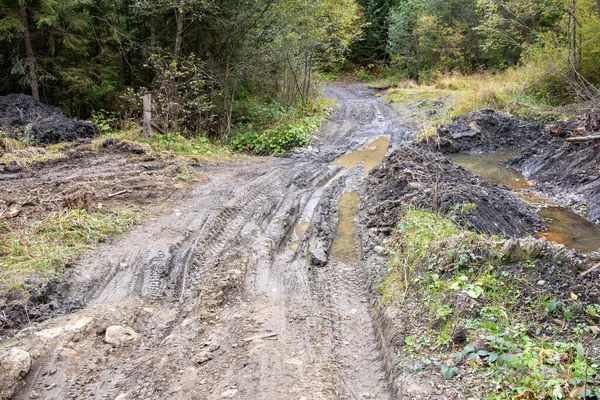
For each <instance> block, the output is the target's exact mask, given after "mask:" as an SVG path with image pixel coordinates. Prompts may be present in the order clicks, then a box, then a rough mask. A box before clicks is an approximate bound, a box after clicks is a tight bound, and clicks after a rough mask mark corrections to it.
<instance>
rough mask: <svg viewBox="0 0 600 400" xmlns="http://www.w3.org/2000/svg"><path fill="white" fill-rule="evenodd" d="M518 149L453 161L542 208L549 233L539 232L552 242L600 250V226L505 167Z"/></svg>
mask: <svg viewBox="0 0 600 400" xmlns="http://www.w3.org/2000/svg"><path fill="white" fill-rule="evenodd" d="M519 154H520V153H519V151H518V150H516V151H515V150H504V151H499V152H496V153H487V154H469V153H464V154H457V155H450V156H449V158H450V159H451V160H452V161H453V162H454V163H456V164H458V165H460V166H462V167H463V168H465V169H467V170H469V171H472V172H475V173H477V174H479V175H481V177H482V178H484V179H486V180H489V181H490V182H493V183H496V184H502V185H506V186H508V187H509V188H511V189H512V190H514V191H515V193H516V194H517V196H519V197H520V198H521V199H523V200H524V201H525V202H527V203H529V204H531V205H534V206H536V208H538V211H537V213H538V215H539V216H540V217H541V218H542V219H543V220H544V221H545V222H546V228H547V231H546V232H539V233H538V235H539V236H540V237H544V238H546V239H548V240H549V241H551V242H554V243H559V244H563V245H565V246H566V247H569V248H572V249H575V250H579V251H582V252H585V253H591V252H594V251H598V249H600V226H597V225H595V224H593V223H592V222H590V221H588V220H587V219H585V218H583V217H581V216H580V215H578V214H576V213H575V212H574V211H572V210H571V209H569V208H566V207H559V206H556V205H555V204H554V203H552V202H551V201H550V200H548V199H544V198H542V197H540V196H538V195H537V194H535V193H534V192H533V191H531V190H530V188H531V184H530V183H529V182H528V181H527V179H526V178H525V177H524V176H523V175H522V174H521V173H520V172H519V171H516V170H514V169H512V168H509V167H507V166H505V165H504V163H505V162H506V161H507V160H508V159H509V158H511V157H516V156H519Z"/></svg>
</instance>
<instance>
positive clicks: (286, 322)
mask: <svg viewBox="0 0 600 400" xmlns="http://www.w3.org/2000/svg"><path fill="white" fill-rule="evenodd" d="M325 93H326V94H327V95H328V96H330V97H333V98H335V99H337V100H338V102H339V103H340V110H339V112H338V114H337V115H336V116H335V117H334V118H333V119H332V121H331V122H330V123H329V124H328V125H327V126H326V127H325V129H324V131H323V138H322V139H321V140H320V143H319V144H318V147H317V148H318V151H315V152H314V153H308V154H298V155H294V156H291V157H289V158H284V159H272V160H261V161H248V162H245V163H241V164H239V165H232V166H231V167H216V168H215V169H213V170H210V168H208V169H206V170H205V171H203V172H205V173H207V174H208V175H210V176H211V177H212V180H211V182H208V183H206V184H204V185H201V186H199V187H198V188H197V189H196V192H195V195H194V196H193V200H192V201H190V202H189V203H187V204H183V205H177V206H176V208H175V209H174V210H173V213H172V214H170V215H166V216H164V217H159V218H156V219H155V220H153V221H150V222H149V223H147V224H145V225H144V226H142V227H140V228H139V229H136V230H134V232H132V234H131V235H130V236H129V237H128V238H126V239H124V240H123V241H121V242H119V243H116V244H114V245H109V246H107V247H106V248H103V249H100V250H98V251H97V252H95V253H93V254H91V255H90V256H88V257H87V258H86V259H85V260H83V261H82V263H81V264H80V265H79V266H77V267H76V269H75V272H74V273H73V274H72V278H71V284H70V285H69V287H68V289H67V294H68V295H69V296H71V298H72V299H73V301H78V302H83V303H85V304H86V306H85V307H84V308H83V309H82V310H80V311H78V312H75V313H73V314H70V315H68V316H64V317H59V318H56V319H53V320H50V321H47V322H46V323H43V324H41V325H40V326H35V327H32V328H29V329H27V330H26V331H24V332H21V333H20V334H19V335H18V336H17V337H16V339H15V343H16V344H15V345H18V346H20V347H22V348H27V351H28V352H29V353H30V354H32V357H33V359H34V362H33V366H32V372H31V373H30V374H29V376H28V379H27V381H26V382H25V384H24V385H23V386H22V387H21V388H20V389H19V390H18V391H17V393H16V396H15V398H18V399H29V398H47V399H62V398H65V399H66V398H73V399H75V398H77V399H79V398H98V399H120V400H123V399H167V398H177V399H222V398H237V399H265V400H266V399H307V400H308V399H393V398H398V394H396V393H394V392H393V390H392V388H391V386H390V384H389V382H390V379H389V377H388V376H387V374H386V368H385V367H384V364H383V362H382V361H381V360H382V359H383V358H385V357H384V356H385V355H384V354H382V353H381V352H382V349H380V347H379V345H378V337H377V333H376V332H377V326H376V324H374V322H373V321H374V319H373V318H372V315H373V312H372V311H373V310H372V300H371V296H370V292H369V289H368V281H369V277H368V276H367V272H366V271H368V269H366V268H364V266H363V265H362V261H360V257H359V259H358V260H357V259H356V258H349V259H340V260H336V259H335V258H334V257H332V255H331V254H330V253H331V246H332V243H333V241H334V237H335V235H336V230H337V229H338V227H339V225H340V216H341V215H342V214H343V213H341V212H340V198H341V197H342V195H343V194H344V193H349V192H352V193H356V192H358V188H359V186H360V184H361V182H362V181H363V180H364V179H365V178H364V169H363V165H362V164H361V163H359V165H357V166H356V167H354V168H352V169H351V170H348V171H345V173H343V174H341V173H340V172H341V171H342V169H341V168H340V167H337V166H335V165H334V163H333V162H334V160H336V159H337V158H339V157H340V156H341V155H343V154H345V153H347V152H349V151H353V150H357V149H359V148H361V146H365V145H367V144H368V143H371V142H373V141H374V140H375V139H377V138H379V137H382V136H385V137H389V147H390V149H393V148H396V147H398V146H401V145H402V144H403V143H405V142H407V141H410V140H412V132H411V131H410V130H409V129H408V128H405V127H403V126H402V125H401V124H399V123H398V121H396V120H395V119H394V117H393V113H392V112H391V111H390V110H389V109H388V108H387V107H386V106H385V105H384V104H382V103H381V102H380V100H379V99H377V98H376V97H375V96H374V95H373V94H372V93H370V92H368V91H366V90H364V89H362V88H360V87H339V86H338V87H328V88H326V90H325ZM385 143H386V146H387V141H386V142H385ZM383 153H385V152H383ZM298 226H300V227H301V228H300V229H297V227H298ZM291 243H293V246H291V245H290V244H291ZM356 252H357V254H358V255H360V246H358V247H357V248H356ZM114 326H121V327H127V328H130V329H131V330H132V331H133V332H134V333H135V335H134V334H133V333H130V334H129V335H130V336H128V337H125V338H124V339H123V340H124V342H123V343H120V344H118V345H115V344H111V343H107V342H108V339H107V336H106V335H107V333H106V332H107V328H109V327H114Z"/></svg>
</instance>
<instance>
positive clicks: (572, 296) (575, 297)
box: [571, 292, 579, 300]
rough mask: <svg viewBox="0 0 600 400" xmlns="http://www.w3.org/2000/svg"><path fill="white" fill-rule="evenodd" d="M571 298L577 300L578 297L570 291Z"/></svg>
mask: <svg viewBox="0 0 600 400" xmlns="http://www.w3.org/2000/svg"><path fill="white" fill-rule="evenodd" d="M571 298H572V299H573V300H577V299H578V298H579V296H577V295H576V294H575V293H573V292H571Z"/></svg>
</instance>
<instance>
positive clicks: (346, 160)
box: [333, 136, 390, 177]
mask: <svg viewBox="0 0 600 400" xmlns="http://www.w3.org/2000/svg"><path fill="white" fill-rule="evenodd" d="M388 147H390V137H389V136H379V137H378V138H377V139H375V140H374V141H372V142H371V143H369V144H366V145H364V146H363V147H361V148H360V149H358V150H355V151H353V152H352V153H348V154H344V155H343V156H341V157H340V158H338V159H337V160H335V161H334V162H333V165H335V166H336V167H344V168H346V171H349V170H351V169H352V168H354V167H357V166H359V165H360V164H362V165H363V168H364V169H365V177H366V176H367V175H369V172H370V171H371V170H372V169H373V168H374V167H375V166H376V165H378V164H379V163H380V162H381V161H382V160H383V158H384V157H385V156H386V155H387V151H388ZM344 173H345V172H344Z"/></svg>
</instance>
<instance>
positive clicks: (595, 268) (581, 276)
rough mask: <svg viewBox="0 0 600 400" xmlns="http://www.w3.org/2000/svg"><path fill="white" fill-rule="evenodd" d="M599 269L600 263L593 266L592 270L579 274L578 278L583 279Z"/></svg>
mask: <svg viewBox="0 0 600 400" xmlns="http://www.w3.org/2000/svg"><path fill="white" fill-rule="evenodd" d="M599 268H600V263H598V264H596V265H594V266H593V267H592V268H590V269H588V270H587V271H585V272H582V273H581V274H579V277H580V278H583V277H584V276H586V275H589V274H591V273H592V272H594V271H596V270H597V269H599Z"/></svg>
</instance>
